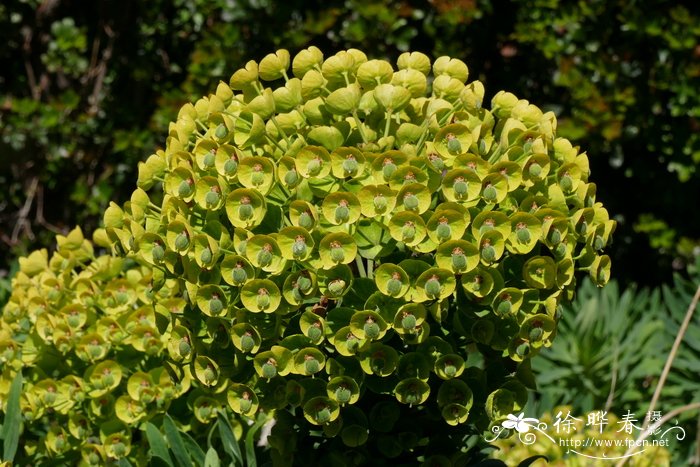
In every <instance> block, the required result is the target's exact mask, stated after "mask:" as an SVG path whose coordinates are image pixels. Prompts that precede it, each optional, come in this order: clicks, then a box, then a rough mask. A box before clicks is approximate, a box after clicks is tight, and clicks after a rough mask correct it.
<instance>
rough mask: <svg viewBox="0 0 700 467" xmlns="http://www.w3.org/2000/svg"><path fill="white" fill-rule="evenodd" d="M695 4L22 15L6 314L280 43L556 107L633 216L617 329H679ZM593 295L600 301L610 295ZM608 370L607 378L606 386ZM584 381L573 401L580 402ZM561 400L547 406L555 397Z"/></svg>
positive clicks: (618, 269)
mask: <svg viewBox="0 0 700 467" xmlns="http://www.w3.org/2000/svg"><path fill="white" fill-rule="evenodd" d="M691 5H693V3H692V2H688V3H687V4H686V5H685V6H684V5H683V4H682V3H680V2H676V1H672V0H646V1H634V0H579V1H558V0H432V1H422V0H403V1H387V0H381V1H376V0H344V1H339V0H329V1H323V2H322V1H319V0H312V1H302V0H289V1H284V2H282V1H278V2H275V1H272V0H151V1H148V2H144V1H138V0H121V1H119V2H116V1H112V0H102V1H97V2H77V1H70V0H7V1H4V2H2V4H0V44H2V45H1V46H0V186H2V187H3V188H2V190H0V304H1V303H3V302H4V300H5V298H6V296H7V284H8V280H7V277H8V276H9V275H10V274H11V273H12V270H13V264H15V260H14V259H13V258H15V257H16V256H18V255H21V254H24V253H26V252H28V251H31V250H32V249H34V248H37V247H39V246H46V245H51V244H53V241H52V238H53V234H54V233H55V232H63V233H65V232H67V231H68V230H69V229H70V228H72V226H74V225H76V224H80V225H82V226H83V229H84V231H86V232H90V231H92V230H93V229H94V228H95V227H96V226H98V225H99V223H100V220H101V213H102V212H103V210H104V209H105V207H106V206H107V204H108V202H109V201H110V200H114V201H117V202H123V201H124V200H125V199H126V196H127V194H128V193H130V192H131V190H132V189H133V186H134V182H135V180H136V166H137V162H138V161H140V160H144V159H145V158H146V157H147V156H148V155H149V154H150V153H151V152H153V151H154V150H155V149H156V148H157V147H161V146H163V145H164V136H165V134H166V129H167V124H168V122H169V121H170V120H172V119H173V118H174V117H175V115H176V112H177V110H178V109H179V107H180V106H181V105H182V104H183V103H185V102H188V101H189V100H191V99H194V98H197V97H199V96H201V95H203V94H207V93H209V92H211V91H213V89H214V88H215V85H216V83H217V82H218V80H225V81H227V80H228V78H229V77H230V75H231V73H232V72H233V71H234V70H236V69H237V68H239V67H240V66H242V65H243V64H244V63H245V62H246V61H247V60H250V59H260V58H262V57H263V56H264V55H265V54H267V53H269V52H271V51H273V50H275V49H277V48H280V47H285V48H287V49H289V50H290V52H291V53H292V54H294V53H295V52H296V51H298V50H300V49H302V48H304V47H307V46H308V45H310V44H314V45H316V46H318V47H320V48H321V49H322V50H324V52H325V53H326V55H330V54H332V53H334V52H335V51H337V50H340V49H345V48H349V47H356V48H360V49H362V50H363V51H365V52H366V53H367V54H368V55H369V56H374V57H376V58H388V59H390V60H395V58H396V57H397V56H398V55H399V54H400V53H401V52H403V51H406V50H418V51H422V52H425V53H427V54H428V55H430V56H433V57H437V56H440V55H444V54H447V55H451V56H454V57H458V58H461V59H462V60H464V61H465V62H466V63H467V64H468V65H469V67H470V73H471V77H470V78H471V79H480V80H481V81H483V82H484V84H485V86H486V89H487V92H489V93H490V95H487V99H489V100H490V97H491V95H493V94H494V93H495V92H496V91H498V90H500V89H506V90H509V91H511V92H514V93H515V94H516V95H517V96H518V97H521V98H526V99H528V100H530V101H531V102H533V103H535V104H536V105H538V106H540V107H542V108H543V109H544V110H554V111H555V112H556V114H557V116H558V119H559V127H560V128H559V134H560V135H562V136H564V137H567V138H570V139H571V140H572V141H573V142H574V143H575V144H578V145H580V146H581V147H583V148H585V149H586V150H587V152H588V154H589V158H590V161H591V169H592V172H593V175H592V177H593V179H594V180H595V181H596V183H597V184H598V197H599V198H600V199H601V200H602V201H603V202H604V203H605V205H606V206H608V209H609V211H610V213H611V214H612V215H613V216H614V217H615V218H616V219H617V220H618V222H619V226H618V231H617V232H616V235H615V240H616V244H615V246H614V247H613V248H612V253H611V254H612V255H613V265H614V266H613V268H614V269H613V274H614V276H615V277H616V278H617V280H618V283H619V284H620V289H619V290H618V289H612V291H610V292H606V293H607V294H608V295H607V296H611V297H613V298H618V297H621V296H624V295H623V291H624V290H625V289H628V290H631V291H632V292H629V293H628V297H627V299H630V300H632V302H631V304H630V305H629V309H630V310H633V311H634V313H632V311H630V313H629V316H630V319H629V320H626V321H623V322H621V323H618V324H619V326H623V330H621V331H620V333H621V335H622V334H624V330H625V329H626V328H624V326H630V329H632V328H631V324H630V325H628V324H627V323H628V322H633V321H638V320H639V319H640V318H639V317H640V316H642V313H641V311H640V310H645V313H644V314H643V316H644V317H649V316H651V317H652V318H648V321H650V322H652V323H653V322H657V323H659V322H661V321H662V320H663V318H664V317H668V319H665V320H663V323H665V324H663V323H662V324H663V327H664V328H666V327H668V329H667V333H668V334H670V335H673V332H674V330H675V329H677V324H676V323H678V322H679V321H680V319H681V318H680V317H678V314H679V313H681V316H682V311H680V312H678V311H670V309H673V310H677V309H682V308H683V304H672V305H667V306H665V305H663V304H664V303H667V301H668V300H670V298H672V297H678V296H681V297H685V295H678V293H677V291H678V290H680V286H679V285H678V284H679V281H680V280H681V279H680V278H679V279H676V281H675V285H674V280H673V273H674V272H680V273H682V275H684V276H685V277H686V279H687V278H688V277H690V276H692V274H691V273H692V271H688V268H689V267H690V269H692V265H693V264H694V262H695V257H697V256H698V255H699V252H700V246H699V245H700V216H698V215H697V214H696V213H695V212H694V209H693V208H694V206H695V205H696V203H697V201H698V200H700V183H698V181H699V179H700V170H698V167H699V164H700V120H699V118H700V45H699V44H700V6H698V5H694V6H691ZM696 277H697V276H696ZM3 278H4V279H3ZM684 280H685V279H684ZM696 280H697V278H696ZM635 284H639V287H644V286H654V287H658V286H659V285H660V284H665V285H664V287H665V288H664V289H663V290H661V289H659V291H656V292H654V291H652V292H649V293H650V294H651V295H650V296H648V295H646V294H647V292H643V293H641V294H640V293H637V292H636V291H635V290H636V289H634V287H636V285H635ZM686 288H688V287H687V286H686V285H684V286H683V290H685V289H686ZM690 289H691V292H689V293H690V294H692V286H691V287H690ZM685 293H686V295H687V294H688V292H685ZM654 294H656V295H654ZM630 296H631V298H630ZM585 297H587V299H589V300H593V299H596V296H595V295H594V294H593V293H589V294H587V295H585ZM640 297H641V298H640ZM687 301H688V302H689V298H688V300H687ZM615 303H617V302H615ZM584 305H585V304H581V306H582V307H584ZM591 306H592V307H594V308H595V307H597V306H598V305H597V302H596V304H594V305H589V308H590V307H591ZM610 306H611V307H612V309H615V310H617V309H619V306H618V307H617V308H615V307H616V306H617V305H610ZM685 306H687V304H686V305H685ZM595 309H597V308H595ZM576 312H577V310H576V309H573V310H571V311H570V313H572V314H575V313H576ZM635 313H636V314H635ZM609 314H610V315H611V316H613V315H614V313H612V312H611V313H609ZM601 316H607V315H605V314H604V313H603V314H602V315H601ZM572 319H573V318H572ZM606 319H610V320H612V319H613V318H612V317H611V318H606ZM695 323H696V324H697V318H696V319H695ZM573 329H575V328H574V326H573V325H572V327H571V328H569V330H568V331H567V333H568V334H572V333H573ZM562 331H563V330H562ZM562 334H564V332H562ZM640 339H641V338H640ZM671 342H672V340H669V339H662V338H658V339H657V340H656V341H654V343H653V353H652V355H656V356H657V358H656V360H654V359H653V358H650V359H648V360H644V359H643V358H642V357H640V360H639V362H632V363H630V365H632V364H635V365H636V364H640V365H643V366H642V369H641V370H640V369H637V370H636V373H635V372H634V371H632V370H630V371H631V373H630V378H628V380H629V381H630V383H629V385H630V387H634V385H636V383H638V382H639V381H640V380H641V381H643V382H644V386H643V387H642V388H641V389H639V391H640V392H639V394H636V393H635V394H632V395H629V391H628V392H626V393H624V394H628V395H627V396H625V397H629V398H631V399H634V397H641V398H644V397H646V398H647V399H648V396H649V395H650V394H651V391H652V390H653V387H654V378H658V374H659V373H660V371H661V366H662V362H659V361H658V360H659V358H658V355H663V354H664V352H667V351H668V349H669V348H670V343H671ZM642 344H644V345H646V348H647V349H648V348H650V347H651V344H649V343H648V342H646V341H642ZM643 348H644V347H643ZM555 352H556V349H555ZM560 352H561V351H560ZM631 352H634V350H632V351H631ZM556 355H557V354H555V356H553V357H552V358H553V361H555V362H556V361H557V359H556ZM691 357H693V358H691ZM691 357H688V362H691V363H688V364H687V365H686V367H687V368H684V369H683V370H682V371H681V370H679V372H677V373H675V374H674V378H675V379H673V380H672V381H671V382H670V383H669V385H671V384H675V385H676V386H673V387H676V390H677V391H680V392H679V394H680V395H678V396H676V395H675V393H674V397H676V399H675V400H680V399H681V396H683V397H686V396H687V397H690V398H692V396H693V395H695V397H697V386H692V385H690V386H687V385H686V386H683V385H684V384H686V383H688V381H692V378H693V376H692V375H693V371H690V370H691V369H695V370H696V369H697V358H696V357H697V356H696V355H694V354H693V355H691ZM640 362H643V363H640ZM692 362H695V363H692ZM560 365H561V362H560ZM610 375H611V373H610V372H608V373H606V371H605V370H603V371H602V372H601V373H600V376H596V377H595V378H608V379H609V378H610ZM592 378H593V377H592ZM595 378H593V380H596V381H597V379H595ZM558 381H559V382H560V383H561V384H564V383H563V382H562V381H563V380H561V379H560V380H558ZM582 381H583V382H582ZM584 382H585V379H584V380H581V379H576V378H574V379H573V381H571V382H570V385H574V386H573V387H574V388H575V387H576V385H577V384H578V385H581V386H580V390H586V389H585V386H583V384H584ZM617 384H618V386H617V387H618V391H624V389H620V388H621V387H622V386H621V384H622V383H621V382H618V383H617ZM570 385H569V386H561V387H562V388H566V390H569V391H571V390H572V389H571V386H570ZM600 387H604V386H600ZM679 387H680V388H681V389H678V388H679ZM645 388H650V389H645ZM669 390H671V389H669ZM552 394H554V395H551V394H550V396H548V397H556V392H554V393H552ZM620 394H623V392H620ZM592 397H593V396H592ZM605 397H607V393H605V394H602V395H596V396H595V398H594V400H593V401H594V402H599V401H605ZM621 397H622V396H621ZM625 397H622V400H624V399H625ZM587 404H588V405H590V403H587ZM640 409H641V408H640Z"/></svg>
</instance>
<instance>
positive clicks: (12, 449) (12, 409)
mask: <svg viewBox="0 0 700 467" xmlns="http://www.w3.org/2000/svg"><path fill="white" fill-rule="evenodd" d="M21 393H22V373H21V372H19V373H17V374H16V375H15V378H14V379H13V380H12V385H11V386H10V394H9V397H8V399H7V412H6V413H5V420H4V421H3V425H2V440H3V442H2V444H3V446H2V447H3V449H2V460H3V461H12V460H14V458H15V454H16V453H17V446H18V445H19V434H20V432H21V431H22V412H21V410H22V409H21V408H20V405H19V397H20V394H21Z"/></svg>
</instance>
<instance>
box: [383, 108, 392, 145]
mask: <svg viewBox="0 0 700 467" xmlns="http://www.w3.org/2000/svg"><path fill="white" fill-rule="evenodd" d="M392 115H393V113H392V111H391V110H387V111H386V125H384V137H385V138H386V137H387V136H389V129H390V127H391V116H392Z"/></svg>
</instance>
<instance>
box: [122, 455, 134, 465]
mask: <svg viewBox="0 0 700 467" xmlns="http://www.w3.org/2000/svg"><path fill="white" fill-rule="evenodd" d="M119 467H133V466H132V465H131V462H129V461H128V460H127V459H126V457H122V458H121V459H119Z"/></svg>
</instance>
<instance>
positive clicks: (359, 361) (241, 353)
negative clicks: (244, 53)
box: [3, 47, 615, 451]
mask: <svg viewBox="0 0 700 467" xmlns="http://www.w3.org/2000/svg"><path fill="white" fill-rule="evenodd" d="M290 67H291V69H290ZM467 78H468V69H467V66H466V65H465V64H464V63H463V62H461V61H460V60H456V59H452V58H449V57H440V58H438V59H437V60H435V61H434V62H433V63H432V64H431V62H430V60H429V59H428V57H426V56H425V55H423V54H421V53H405V54H403V55H402V56H400V57H399V60H398V62H397V64H396V67H394V66H392V64H390V63H389V62H387V61H383V60H368V59H367V57H366V56H365V54H364V53H362V52H360V51H358V50H354V49H351V50H348V51H342V52H339V53H337V54H335V55H333V56H331V57H328V58H326V59H324V57H323V55H322V53H321V52H320V51H319V50H318V49H316V48H315V47H311V48H309V49H306V50H303V51H301V52H300V53H299V54H298V55H296V57H294V59H293V60H292V59H291V57H290V55H289V53H288V52H287V51H285V50H280V51H278V52H276V53H275V54H270V55H268V56H266V57H265V58H264V59H263V60H261V61H260V63H256V62H254V61H251V62H248V64H246V66H245V67H244V68H243V69H241V70H238V71H237V72H235V73H234V74H233V76H232V78H231V80H230V83H229V84H225V83H220V84H219V86H218V88H217V90H216V93H215V94H212V95H210V96H208V97H205V98H202V99H200V100H198V101H197V102H196V103H194V104H187V105H185V106H183V107H182V109H181V110H180V112H179V115H178V118H177V120H176V121H175V122H173V123H171V125H170V128H169V134H168V138H167V145H166V148H165V150H162V151H158V152H157V153H156V154H154V155H152V156H151V157H149V158H148V159H147V160H146V161H145V162H144V163H141V164H140V166H139V179H138V187H139V188H138V189H137V190H136V191H134V193H133V195H132V197H131V200H130V201H129V202H127V203H125V204H124V205H122V206H119V205H117V204H114V203H112V204H111V205H110V207H109V208H108V209H107V211H106V213H105V216H104V222H105V230H104V231H99V232H98V233H97V235H96V241H97V242H98V243H99V244H100V245H102V246H107V247H110V248H112V249H113V251H114V253H116V254H117V255H118V256H121V257H125V258H128V259H127V260H122V259H118V258H112V257H107V256H104V257H100V258H97V259H96V260H94V261H93V262H92V263H90V265H89V266H88V267H86V268H85V270H84V271H83V272H81V273H79V274H77V275H76V277H75V278H73V275H72V274H71V273H70V267H66V266H64V265H62V263H61V265H58V263H59V262H66V261H67V262H68V263H69V266H72V265H73V264H74V263H70V262H71V261H74V259H73V256H71V255H67V256H66V255H65V254H64V253H63V252H62V251H61V249H60V241H59V253H60V255H59V256H58V258H59V259H56V260H55V261H56V265H55V266H56V267H53V266H52V267H50V268H47V269H46V270H44V269H43V268H44V267H45V265H44V264H42V265H41V266H40V267H36V268H35V269H36V270H33V271H32V272H34V274H20V275H19V276H18V279H16V281H15V289H14V294H13V300H12V302H11V303H10V305H8V307H9V308H8V309H9V310H10V311H9V312H8V311H7V310H8V309H6V311H5V315H4V316H3V321H4V322H5V324H3V326H4V328H3V329H5V331H4V332H5V333H6V334H7V335H8V336H9V337H12V336H16V335H17V334H18V329H17V327H18V326H20V324H18V323H19V322H22V323H23V324H21V326H24V327H25V329H24V330H25V331H26V332H30V333H35V334H36V336H38V337H39V338H40V341H37V337H36V336H34V334H31V335H33V336H34V337H33V338H32V339H28V340H27V341H26V342H25V343H24V344H22V343H20V342H18V341H16V340H12V339H11V338H10V339H7V340H5V339H4V340H3V341H4V342H9V343H10V344H9V345H6V347H7V348H8V349H9V350H7V349H6V350H5V353H3V356H5V355H6V354H7V355H9V354H8V353H7V352H10V351H12V352H18V353H19V354H21V355H23V357H22V359H23V361H25V364H28V363H27V361H26V359H27V358H30V357H26V356H24V355H26V354H27V353H29V354H31V349H32V348H37V346H38V345H49V346H53V347H54V349H55V350H56V351H57V352H58V355H62V357H61V358H64V359H65V358H66V356H69V357H70V358H69V361H72V360H75V359H76V358H77V359H78V360H80V361H84V362H86V364H87V363H89V364H90V365H91V366H89V367H88V369H87V370H86V371H87V373H85V374H82V373H81V374H75V373H76V372H75V371H71V369H72V368H75V367H74V366H71V364H69V363H67V364H66V365H67V366H66V367H65V368H64V369H63V370H62V371H61V372H60V373H61V375H60V378H64V379H65V378H68V379H69V380H70V381H73V380H77V379H80V378H82V380H81V381H83V382H84V387H83V389H82V390H83V392H84V394H85V398H84V399H82V400H76V399H72V401H71V404H72V406H75V405H76V404H82V406H83V407H84V408H85V411H86V413H85V414H84V415H83V416H84V417H87V418H88V419H90V420H92V418H91V417H92V415H91V414H90V413H87V412H89V411H90V410H92V408H95V410H97V405H98V404H97V403H96V402H95V399H97V398H99V397H107V396H109V397H110V398H111V400H112V399H113V401H114V403H115V404H118V403H121V404H124V405H125V407H127V408H128V410H127V409H124V410H126V411H127V412H124V411H122V413H129V414H133V417H131V415H130V420H124V419H123V417H120V418H122V420H123V421H124V422H126V423H136V422H139V421H140V420H142V419H145V418H147V417H150V416H153V414H154V413H155V412H157V411H161V412H162V411H165V409H167V401H168V400H170V399H171V398H173V397H178V396H183V397H185V395H186V394H187V396H186V397H187V398H188V400H191V404H190V406H191V407H192V410H193V411H194V415H195V417H196V418H197V420H199V421H200V422H206V420H207V419H209V418H211V417H215V416H216V409H217V408H223V407H228V408H229V409H231V410H233V411H234V412H236V413H238V414H240V415H241V416H242V417H253V416H255V415H256V414H257V413H261V412H262V411H268V412H270V411H274V410H277V411H278V414H279V413H281V412H282V411H284V410H286V409H289V410H292V411H294V410H295V409H296V408H301V410H302V412H303V414H304V417H305V418H306V420H308V422H309V423H310V424H312V425H319V426H322V427H323V428H324V431H325V432H326V434H327V435H329V436H335V435H336V434H339V435H340V436H339V438H341V439H342V440H343V442H344V443H345V445H347V446H356V445H358V444H363V443H364V442H365V441H366V433H367V427H368V420H367V417H365V416H364V415H362V412H360V413H359V415H358V413H357V410H356V409H355V407H359V406H361V404H362V401H363V400H366V399H367V400H368V397H369V396H368V393H373V394H377V395H384V396H381V397H385V398H389V400H388V401H387V400H383V401H382V403H391V404H396V403H400V404H406V407H410V408H414V407H416V406H419V407H424V408H428V409H429V410H432V411H434V412H436V413H438V414H441V416H442V418H443V419H444V420H445V421H446V422H447V423H448V424H450V425H460V424H464V423H465V422H467V421H468V420H469V421H470V422H473V423H474V424H476V425H477V426H478V427H479V428H482V429H483V428H486V427H487V426H488V424H489V423H493V422H498V421H500V420H502V419H504V417H505V416H506V415H507V414H508V413H511V412H512V411H516V410H519V408H520V407H521V406H522V405H523V404H524V403H525V401H526V399H527V393H526V390H525V386H524V384H531V382H530V380H529V377H528V371H529V370H528V369H529V365H528V359H529V358H531V357H532V356H533V355H535V354H536V353H537V352H538V351H539V349H540V348H542V347H543V346H548V345H550V344H551V340H552V339H553V338H554V335H555V334H556V323H557V320H558V318H559V314H558V313H559V311H558V310H559V306H558V305H559V304H560V302H562V301H568V300H570V299H571V298H572V296H573V293H574V290H575V278H574V271H575V270H585V271H587V272H588V273H589V274H590V276H591V277H592V279H593V280H594V281H595V282H596V283H597V284H599V285H603V284H604V283H606V282H607V280H608V277H609V272H610V259H609V257H608V256H606V255H603V254H602V251H603V249H604V248H605V247H606V246H607V245H608V244H609V243H610V241H611V234H612V232H613V230H614V228H615V222H614V221H612V220H610V219H609V216H608V213H607V211H606V210H605V208H603V207H602V205H601V204H600V203H598V202H596V201H595V194H596V189H595V185H594V184H592V183H589V182H588V175H589V167H588V159H587V157H586V155H585V154H583V153H579V151H578V148H575V147H572V145H571V143H570V142H569V141H567V140H565V139H562V138H557V137H556V134H555V132H556V119H555V117H554V115H553V114H552V113H551V112H546V113H543V112H542V111H541V110H540V109H539V108H537V107H536V106H534V105H532V104H529V103H528V102H527V101H525V100H519V99H517V98H516V97H515V96H514V95H512V94H510V93H506V92H499V93H497V94H496V95H495V96H494V97H493V99H492V102H491V108H490V109H487V108H485V107H483V106H482V101H483V99H484V87H483V85H482V83H480V82H479V81H472V82H469V83H467ZM64 246H65V244H64ZM37 254H40V253H35V254H34V255H33V256H30V259H31V261H32V262H33V263H36V261H37V258H38V257H37V256H36V255H37ZM71 254H72V253H71ZM66 258H67V259H66ZM27 261H29V259H28V260H27ZM53 261H54V260H52V262H53ZM75 261H78V263H77V264H79V263H80V260H75ZM124 261H130V262H132V263H136V264H137V265H138V266H136V265H133V266H132V269H129V270H128V271H127V272H125V273H124V272H121V268H120V267H117V266H116V264H119V265H121V264H122V263H123V262H124ZM37 264H38V263H37ZM103 270H107V272H104V271H103ZM85 271H90V272H89V273H86V272H85ZM86 274H87V276H86V277H84V278H82V279H81V275H86ZM90 274H91V275H90ZM64 276H65V277H68V278H70V280H68V279H57V278H56V277H64ZM55 283H57V284H58V286H57V287H56V288H54V284H55ZM23 284H24V285H23ZM23 288H27V289H31V290H35V291H36V292H33V293H32V294H30V293H28V292H21V290H22V289H23ZM42 290H45V291H46V293H44V292H42ZM56 290H58V292H56ZM63 290H65V291H66V293H68V292H70V294H62V295H61V297H62V298H61V300H59V301H55V300H54V301H52V300H50V299H49V295H50V294H60V293H61V291H63ZM30 295H31V297H30ZM37 307H39V308H37ZM6 315H7V316H6ZM15 315H16V316H17V318H11V316H15ZM13 320H14V321H13ZM7 323H15V324H11V325H10V324H7ZM71 323H72V324H71ZM100 323H102V324H100ZM110 323H114V324H115V325H117V327H116V328H115V329H118V330H119V331H118V332H117V333H118V334H119V335H120V336H121V339H122V340H120V341H119V342H122V345H124V344H128V345H130V346H131V349H132V351H133V352H135V353H136V354H138V355H139V358H146V359H147V360H148V361H151V360H149V359H150V358H151V357H153V358H156V357H157V358H161V359H162V360H167V362H164V363H162V365H163V368H167V369H168V371H167V372H165V371H161V370H158V368H156V367H153V369H151V370H149V371H144V370H140V369H136V367H129V365H128V364H126V365H125V363H124V362H123V361H121V360H119V358H121V354H115V353H114V349H115V348H121V347H120V344H119V343H115V342H114V336H113V335H111V334H110V332H112V331H110V329H113V328H111V327H110ZM8 326H9V327H8ZM10 328H12V330H11V331H8V329H10ZM49 330H51V331H50V332H49ZM61 330H62V331H61ZM115 332H116V331H115ZM57 333H58V334H57ZM28 343H29V344H28ZM27 346H29V350H21V349H24V348H25V347H27ZM32 346H34V347H32ZM13 355H14V354H13ZM12 358H13V357H12V356H10V357H9V358H7V359H6V361H9V360H12ZM30 359H31V358H30ZM71 359H72V360H71ZM115 359H116V362H117V363H115ZM115 365H116V366H115ZM113 367H115V368H116V367H120V368H121V369H120V370H119V377H116V376H115V377H114V378H112V380H111V382H109V384H104V382H103V381H101V379H104V378H105V376H104V375H105V374H106V373H105V371H107V370H109V371H112V369H113ZM16 369H18V368H16ZM40 375H41V373H37V375H35V376H34V383H33V384H34V385H33V388H37V387H39V389H32V390H33V391H34V390H36V391H38V392H41V391H42V390H44V391H45V388H44V386H45V385H46V384H51V383H50V382H53V383H54V385H57V384H59V381H64V380H63V379H55V377H54V376H52V375H50V374H46V375H41V376H40ZM49 376H50V377H52V378H54V379H46V378H45V377H47V378H48V377H49ZM166 376H167V377H166ZM93 380H95V382H93ZM98 380H100V381H98ZM46 381H49V383H46ZM66 384H68V383H66ZM93 384H97V385H98V386H100V385H101V386H100V389H96V386H94V385H93ZM40 385H43V386H40ZM163 388H169V389H168V390H167V391H166V390H165V389H163ZM188 391H189V392H188ZM165 392H167V394H165ZM95 394H99V395H95ZM144 394H146V395H144ZM37 397H38V398H41V395H38V396H37ZM372 397H373V398H374V396H372ZM27 399H28V396H27ZM373 400H374V399H373ZM391 401H393V402H391ZM27 403H29V402H27ZM37 404H38V403H37ZM154 404H155V405H154ZM39 405H40V404H39ZM88 407H90V408H88ZM202 407H205V408H206V410H204V409H202ZM28 410H29V409H28ZM32 410H33V409H32ZM370 410H371V407H367V408H365V411H366V412H367V413H369V412H370ZM30 412H31V410H30ZM421 413H422V412H421ZM344 419H345V422H344V421H343V420H344ZM370 424H371V423H370ZM358 430H359V431H358ZM64 431H65V430H64ZM358 433H360V435H362V433H364V437H363V436H360V435H358ZM358 436H359V439H358ZM360 441H361V442H360ZM275 443H277V444H275ZM271 444H272V445H273V447H275V446H277V447H278V448H279V450H280V451H283V450H284V449H285V448H283V447H280V446H282V445H284V442H283V440H280V439H277V440H276V439H275V434H274V432H273V436H272V437H271Z"/></svg>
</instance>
